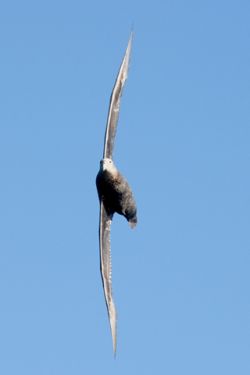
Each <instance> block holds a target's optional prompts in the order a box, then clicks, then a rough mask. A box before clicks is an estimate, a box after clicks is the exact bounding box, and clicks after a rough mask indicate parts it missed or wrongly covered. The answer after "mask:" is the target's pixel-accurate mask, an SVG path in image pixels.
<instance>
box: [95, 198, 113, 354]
mask: <svg viewBox="0 0 250 375" xmlns="http://www.w3.org/2000/svg"><path fill="white" fill-rule="evenodd" d="M112 217H113V215H108V214H107V212H106V210H105V207H104V205H103V202H102V201H101V202H100V223H99V244H100V269H101V275H102V283H103V289H104V295H105V300H106V305H107V309H108V315H109V323H110V328H111V334H112V341H113V350H114V354H115V353H116V309H115V304H114V301H113V297H112V280H111V271H112V269H111V248H110V229H111V223H112Z"/></svg>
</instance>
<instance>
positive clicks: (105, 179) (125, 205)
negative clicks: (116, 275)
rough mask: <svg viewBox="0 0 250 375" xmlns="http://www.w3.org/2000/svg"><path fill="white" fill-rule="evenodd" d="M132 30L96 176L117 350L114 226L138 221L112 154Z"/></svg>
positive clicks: (104, 275)
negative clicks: (120, 219)
mask: <svg viewBox="0 0 250 375" xmlns="http://www.w3.org/2000/svg"><path fill="white" fill-rule="evenodd" d="M131 44H132V34H131V36H130V39H129V42H128V46H127V49H126V52H125V55H124V58H123V61H122V64H121V66H120V69H119V73H118V76H117V78H116V82H115V85H114V88H113V91H112V94H111V97H110V105H109V112H108V119H107V125H106V132H105V140H104V151H103V159H102V160H101V162H100V170H99V172H98V174H97V177H96V185H97V190H98V196H99V200H100V219H99V220H100V221H99V245H100V269H101V276H102V282H103V289H104V295H105V300H106V305H107V310H108V316H109V322H110V327H111V334H112V341H113V350H114V354H115V353H116V321H117V319H116V308H115V304H114V301H113V297H112V282H111V249H110V230H111V223H112V218H113V215H114V213H118V214H120V215H123V216H125V217H126V219H127V220H128V222H129V224H130V226H131V227H134V226H135V225H136V223H137V216H136V204H135V201H134V198H133V194H132V191H131V189H130V187H129V185H128V183H127V181H126V180H125V178H124V177H123V176H122V175H121V174H120V172H119V171H118V170H117V168H116V167H115V165H114V163H113V160H112V155H113V148H114V140H115V134H116V128H117V122H118V116H119V109H120V99H121V94H122V89H123V86H124V83H125V81H126V79H127V75H128V66H129V59H130V52H131Z"/></svg>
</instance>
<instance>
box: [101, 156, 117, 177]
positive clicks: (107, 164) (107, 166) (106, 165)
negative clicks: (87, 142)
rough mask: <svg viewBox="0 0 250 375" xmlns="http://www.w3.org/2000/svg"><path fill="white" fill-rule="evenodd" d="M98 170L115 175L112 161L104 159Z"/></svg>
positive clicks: (115, 170) (115, 169)
mask: <svg viewBox="0 0 250 375" xmlns="http://www.w3.org/2000/svg"><path fill="white" fill-rule="evenodd" d="M100 169H101V170H102V171H108V172H110V173H112V174H114V173H117V168H116V166H115V164H114V162H113V160H112V159H109V158H104V159H102V160H101V161H100Z"/></svg>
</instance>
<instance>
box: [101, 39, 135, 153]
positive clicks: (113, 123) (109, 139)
mask: <svg viewBox="0 0 250 375" xmlns="http://www.w3.org/2000/svg"><path fill="white" fill-rule="evenodd" d="M132 39H133V34H132V33H131V35H130V38H129V42H128V46H127V49H126V52H125V55H124V58H123V60H122V64H121V66H120V70H119V73H118V76H117V78H116V81H115V85H114V88H113V91H112V94H111V97H110V103H109V112H108V120H107V126H106V133H105V140H104V151H103V158H110V159H112V153H113V148H114V140H115V134H116V128H117V121H118V117H119V109H120V99H121V95H122V89H123V86H124V84H125V81H126V79H127V77H128V66H129V59H130V52H131V45H132Z"/></svg>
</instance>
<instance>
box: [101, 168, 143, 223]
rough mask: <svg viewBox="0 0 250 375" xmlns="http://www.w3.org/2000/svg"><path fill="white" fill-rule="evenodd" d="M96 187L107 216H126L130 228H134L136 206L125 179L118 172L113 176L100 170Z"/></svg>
mask: <svg viewBox="0 0 250 375" xmlns="http://www.w3.org/2000/svg"><path fill="white" fill-rule="evenodd" d="M96 186H97V191H98V195H99V199H100V200H102V201H103V204H104V207H105V210H106V211H107V214H108V215H113V214H114V213H115V212H117V213H118V214H120V215H123V216H125V217H126V219H127V220H128V222H129V224H130V226H131V227H134V226H135V225H136V223H137V217H136V204H135V200H134V198H133V194H132V191H131V189H130V187H129V184H128V183H127V181H126V180H125V178H124V177H123V176H122V175H121V174H120V173H119V172H118V171H117V172H116V173H115V174H113V173H111V172H110V171H107V170H101V169H100V171H99V172H98V174H97V176H96Z"/></svg>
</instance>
